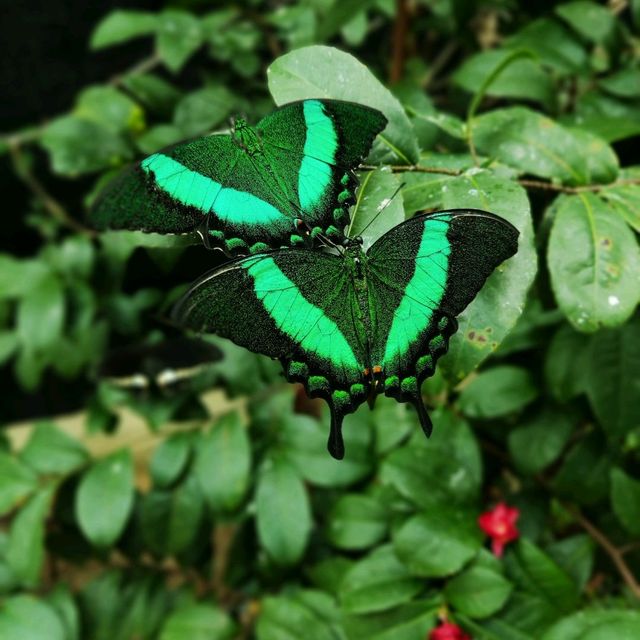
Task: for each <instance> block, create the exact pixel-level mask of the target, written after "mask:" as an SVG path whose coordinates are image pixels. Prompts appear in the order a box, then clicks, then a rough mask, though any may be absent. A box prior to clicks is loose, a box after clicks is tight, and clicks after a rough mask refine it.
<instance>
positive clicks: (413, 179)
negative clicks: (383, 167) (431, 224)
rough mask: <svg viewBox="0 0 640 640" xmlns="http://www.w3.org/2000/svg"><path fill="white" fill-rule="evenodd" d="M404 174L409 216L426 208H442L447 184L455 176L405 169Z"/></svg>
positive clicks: (405, 203)
mask: <svg viewBox="0 0 640 640" xmlns="http://www.w3.org/2000/svg"><path fill="white" fill-rule="evenodd" d="M401 175H402V184H403V187H402V191H401V193H402V199H403V201H404V208H405V211H406V214H407V216H411V215H412V214H414V213H417V212H418V211H423V210H425V209H427V210H431V209H434V210H435V209H440V208H443V207H442V200H443V198H444V194H445V191H446V190H445V186H446V187H447V188H448V183H449V182H451V181H452V180H454V179H455V178H454V176H451V175H447V174H445V173H422V172H418V171H405V172H404V173H403V174H401Z"/></svg>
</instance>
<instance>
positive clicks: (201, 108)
mask: <svg viewBox="0 0 640 640" xmlns="http://www.w3.org/2000/svg"><path fill="white" fill-rule="evenodd" d="M234 103H235V98H234V96H233V95H232V94H231V92H230V91H229V90H228V89H227V88H226V87H224V86H222V85H221V86H217V87H205V88H203V89H198V90H197V91H194V92H192V93H190V94H188V95H186V96H185V97H184V98H182V99H181V100H180V102H178V104H177V106H176V110H175V113H174V116H173V121H174V123H175V125H176V126H177V127H178V128H179V129H180V131H182V134H183V137H184V138H192V137H194V136H197V135H202V134H203V133H206V132H208V131H211V130H212V129H213V128H214V127H216V126H217V125H219V124H220V123H221V122H222V121H223V120H225V118H227V117H228V115H229V114H230V113H231V109H232V107H233V104H234Z"/></svg>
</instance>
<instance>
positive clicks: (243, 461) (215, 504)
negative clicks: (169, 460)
mask: <svg viewBox="0 0 640 640" xmlns="http://www.w3.org/2000/svg"><path fill="white" fill-rule="evenodd" d="M250 472H251V446H250V443H249V438H248V437H247V429H246V425H245V422H244V420H243V419H242V418H241V416H240V414H239V413H237V412H235V411H234V412H231V413H227V414H225V415H224V416H222V417H221V418H219V419H218V420H217V421H216V423H215V424H214V425H213V427H212V428H211V429H210V430H209V432H208V433H206V434H204V435H203V436H202V437H201V439H200V442H199V444H198V445H197V447H196V459H195V467H194V473H195V476H196V478H197V479H198V481H199V483H200V486H201V488H202V491H203V493H204V496H205V498H206V500H207V503H208V504H209V507H210V508H211V509H212V510H213V511H214V512H215V513H220V512H225V511H226V512H229V511H233V510H234V509H237V508H238V507H239V506H240V504H241V503H242V500H243V499H244V496H245V494H246V492H247V488H248V486H249V474H250Z"/></svg>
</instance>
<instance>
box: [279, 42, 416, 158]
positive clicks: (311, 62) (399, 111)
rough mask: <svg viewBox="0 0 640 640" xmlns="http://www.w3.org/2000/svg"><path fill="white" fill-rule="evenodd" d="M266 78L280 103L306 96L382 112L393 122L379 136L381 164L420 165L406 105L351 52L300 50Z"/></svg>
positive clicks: (376, 155)
mask: <svg viewBox="0 0 640 640" xmlns="http://www.w3.org/2000/svg"><path fill="white" fill-rule="evenodd" d="M336 70H338V71H337V72H336ZM267 79H268V82H269V91H271V95H272V96H273V99H274V100H275V101H276V104H279V105H280V104H285V103H287V102H293V101H295V100H303V99H305V98H333V99H337V100H350V101H352V102H359V103H361V104H365V105H368V106H370V107H373V108H374V109H379V110H380V111H382V113H384V115H385V116H387V119H388V120H389V124H388V125H387V127H386V129H385V130H384V131H383V132H382V133H381V134H379V135H378V144H379V146H378V152H377V153H375V154H374V155H375V157H376V161H377V162H380V163H383V162H385V163H392V164H393V163H395V164H398V163H400V164H415V163H416V162H417V161H418V145H417V143H416V141H415V138H414V136H413V130H412V127H411V123H410V122H409V118H408V117H407V115H406V114H405V112H404V109H403V108H402V105H401V104H400V103H399V102H398V100H397V99H396V98H395V97H394V96H393V95H392V94H391V93H390V92H389V90H388V89H387V88H386V87H384V86H383V85H382V84H380V82H379V81H378V80H377V79H376V78H375V77H374V76H373V74H372V73H371V72H370V71H369V69H367V68H366V67H365V66H364V65H363V64H362V63H360V62H358V60H356V59H355V58H354V57H353V56H351V55H349V54H348V53H344V52H342V51H339V50H338V49H333V48H332V47H325V46H312V47H304V48H302V49H297V50H296V51H292V52H291V53H288V54H286V55H284V56H281V57H280V58H278V59H277V60H276V61H275V62H273V63H272V64H271V66H270V67H269V68H268V69H267ZM375 151H376V148H374V152H375Z"/></svg>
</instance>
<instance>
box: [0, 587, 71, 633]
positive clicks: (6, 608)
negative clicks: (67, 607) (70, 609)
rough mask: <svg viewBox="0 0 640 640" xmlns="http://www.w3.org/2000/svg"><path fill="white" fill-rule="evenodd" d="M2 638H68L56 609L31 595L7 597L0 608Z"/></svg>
mask: <svg viewBox="0 0 640 640" xmlns="http://www.w3.org/2000/svg"><path fill="white" fill-rule="evenodd" d="M0 638H6V639H7V640H43V639H44V638H46V640H68V638H67V635H66V634H65V630H64V626H63V625H62V622H61V620H60V618H59V617H58V616H57V615H56V613H55V611H54V610H53V609H52V608H51V607H50V606H49V605H47V604H45V603H44V602H42V601H41V600H38V599H37V598H35V597H34V596H30V595H18V596H13V597H11V598H7V599H6V600H5V601H4V602H3V603H2V607H1V608H0Z"/></svg>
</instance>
